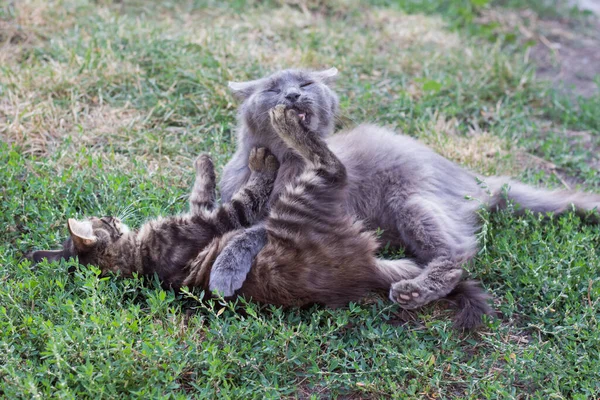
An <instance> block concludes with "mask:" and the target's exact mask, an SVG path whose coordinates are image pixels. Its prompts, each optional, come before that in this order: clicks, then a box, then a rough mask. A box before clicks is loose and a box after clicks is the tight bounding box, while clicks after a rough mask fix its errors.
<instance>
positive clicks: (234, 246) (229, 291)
mask: <svg viewBox="0 0 600 400" xmlns="http://www.w3.org/2000/svg"><path fill="white" fill-rule="evenodd" d="M248 164H249V167H250V170H251V171H252V174H251V175H250V178H249V180H248V182H247V183H246V184H245V185H244V186H243V187H242V188H241V189H240V190H239V191H238V192H237V193H236V194H235V195H234V196H233V198H232V200H231V202H230V203H227V204H224V205H223V207H221V209H222V210H223V211H222V212H221V210H219V212H220V217H219V212H217V217H218V218H221V219H223V220H231V219H235V218H236V217H237V222H238V224H237V225H240V224H241V225H243V226H247V225H251V224H252V223H254V221H255V219H256V218H257V216H259V215H260V214H261V212H262V211H263V208H264V205H265V204H266V203H267V201H268V199H269V194H270V193H271V190H272V189H273V184H274V182H275V177H276V176H277V169H278V168H279V163H278V162H277V159H276V158H275V157H274V156H273V155H271V153H270V152H269V151H268V150H267V149H264V148H255V149H252V151H251V152H250V156H249V161H248ZM244 211H245V212H244ZM233 222H234V223H233V224H232V223H231V222H228V223H221V225H222V226H224V227H227V226H229V227H233V228H232V229H235V228H236V227H240V226H236V225H235V221H233ZM266 243H267V233H266V230H265V228H264V226H262V225H259V226H256V227H252V228H250V229H247V230H245V231H243V232H240V234H238V235H237V236H235V237H234V238H233V239H231V240H230V241H229V243H227V245H226V246H225V248H224V249H223V250H222V251H221V252H220V254H219V256H218V257H217V258H216V260H215V262H214V263H213V266H212V270H211V273H210V284H209V289H210V290H211V291H217V292H220V293H221V294H222V295H223V296H225V297H228V296H232V295H233V294H234V293H235V291H236V290H237V289H239V288H241V287H242V284H243V283H244V280H245V279H246V275H248V271H250V268H251V267H252V261H253V260H254V257H256V255H257V254H258V252H260V250H261V249H262V248H263V247H264V246H265V244H266Z"/></svg>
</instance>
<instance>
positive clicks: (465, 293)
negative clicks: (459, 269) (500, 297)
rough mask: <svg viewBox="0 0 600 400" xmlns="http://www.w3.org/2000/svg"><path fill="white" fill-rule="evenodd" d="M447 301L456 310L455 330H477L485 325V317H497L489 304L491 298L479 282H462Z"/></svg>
mask: <svg viewBox="0 0 600 400" xmlns="http://www.w3.org/2000/svg"><path fill="white" fill-rule="evenodd" d="M446 299H447V300H448V301H449V302H450V304H451V305H452V307H453V308H455V309H456V315H455V316H454V328H456V329H458V330H462V331H470V330H475V329H477V328H479V327H480V326H481V325H483V316H484V315H488V316H494V315H495V312H494V310H493V309H492V307H491V306H490V303H489V301H490V299H491V296H490V295H489V294H488V293H487V292H486V291H485V290H484V289H483V288H482V287H481V285H480V284H479V282H477V281H473V280H465V281H462V282H460V283H459V284H458V285H456V287H455V288H454V290H452V292H450V294H449V295H448V297H447V298H446Z"/></svg>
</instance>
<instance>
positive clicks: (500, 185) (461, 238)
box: [211, 69, 600, 309]
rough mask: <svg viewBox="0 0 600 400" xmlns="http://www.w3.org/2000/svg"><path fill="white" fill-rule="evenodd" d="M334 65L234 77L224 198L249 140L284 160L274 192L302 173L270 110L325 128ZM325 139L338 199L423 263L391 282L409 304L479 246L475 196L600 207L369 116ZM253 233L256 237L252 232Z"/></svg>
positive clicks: (446, 287) (232, 253)
mask: <svg viewBox="0 0 600 400" xmlns="http://www.w3.org/2000/svg"><path fill="white" fill-rule="evenodd" d="M335 72H337V71H336V70H335V69H331V70H327V71H321V72H308V71H299V70H285V71H281V72H278V73H275V74H273V75H271V76H269V77H267V78H263V79H259V80H256V81H251V82H244V83H230V87H231V88H232V89H233V90H234V92H235V93H236V94H237V95H238V96H239V97H240V98H241V99H242V100H243V103H242V105H241V107H240V112H239V122H238V131H237V134H238V146H237V150H236V153H235V155H234V156H233V158H232V159H231V161H230V162H229V163H228V164H227V165H226V166H225V170H224V172H223V176H222V180H221V194H222V197H223V200H224V201H228V200H229V199H230V198H231V196H232V195H233V193H235V191H236V190H237V189H238V188H239V187H241V186H242V185H243V184H244V183H245V182H246V180H247V179H248V177H249V170H248V168H247V166H246V160H247V159H248V152H249V151H250V149H251V148H252V147H255V146H259V147H268V148H269V149H271V151H272V152H273V153H274V155H275V156H276V157H277V159H278V160H279V161H280V163H281V167H280V170H279V173H278V176H277V180H276V182H275V189H274V190H273V193H272V195H271V196H272V197H271V198H272V199H273V197H276V196H278V194H279V193H280V192H281V188H282V187H283V186H284V185H285V184H286V183H288V182H290V180H291V179H293V177H295V176H297V175H298V172H299V171H300V170H301V168H302V161H301V160H300V158H299V157H298V156H297V155H296V154H295V153H294V152H293V151H292V150H290V149H289V148H288V147H287V146H286V145H285V143H283V141H281V139H279V138H278V137H277V135H276V134H275V133H274V132H273V128H272V127H271V125H270V123H269V119H268V110H269V109H270V108H272V107H274V106H275V105H277V104H285V105H286V106H288V107H292V108H296V109H297V110H298V111H299V112H301V113H306V116H307V117H306V121H305V123H306V124H307V126H310V127H311V130H312V131H314V132H318V134H319V135H321V136H328V135H329V134H331V133H332V131H333V126H334V117H335V113H336V111H337V107H338V99H337V96H336V95H335V93H334V92H333V91H332V89H331V88H330V86H329V84H330V82H331V80H332V79H333V77H334V75H335ZM327 143H328V145H329V147H330V149H331V150H332V151H333V152H334V153H335V154H336V156H337V157H338V158H339V159H340V160H341V161H342V162H343V163H344V165H345V166H346V168H347V171H348V181H349V188H348V191H347V195H346V197H345V204H344V205H345V208H346V210H347V211H348V213H350V214H351V215H354V216H357V217H358V218H360V219H362V220H364V221H365V222H366V224H367V226H368V228H371V229H376V228H381V229H383V232H384V233H383V237H382V241H383V242H384V243H385V242H390V243H391V244H392V245H398V246H402V247H404V248H406V249H407V251H408V253H409V254H411V255H412V256H413V257H414V259H415V261H416V262H417V263H419V265H421V266H422V267H423V272H422V273H421V274H420V275H419V276H418V277H416V278H414V279H407V280H402V281H399V282H397V283H395V284H393V285H392V287H391V289H390V298H391V299H392V300H393V301H396V302H398V303H399V304H400V306H402V307H404V308H407V309H414V308H417V307H420V306H422V305H424V304H427V303H429V302H430V301H432V300H436V299H439V298H441V297H444V296H446V295H448V294H449V293H450V292H451V291H452V290H453V289H455V288H456V287H457V284H458V283H459V281H460V279H461V276H462V273H463V270H462V265H463V264H464V263H466V262H467V261H469V260H470V259H472V258H473V256H474V255H475V253H476V251H477V240H476V236H475V235H476V232H477V230H478V229H479V226H480V221H479V219H478V215H477V211H478V209H479V208H480V206H481V205H484V206H487V207H488V208H489V209H490V210H496V209H498V208H502V207H504V206H505V205H506V203H507V200H512V201H513V202H514V203H516V204H518V205H520V207H521V209H530V210H532V211H534V212H540V213H546V212H554V213H561V212H563V211H565V210H568V209H569V207H571V206H573V207H574V209H575V210H577V211H579V212H581V213H585V212H587V211H589V210H592V209H594V208H598V207H600V195H598V194H586V193H580V192H565V191H548V190H543V189H535V188H533V187H530V186H527V185H524V184H522V183H519V182H515V181H512V180H510V179H509V178H505V177H490V178H485V177H482V176H478V175H477V174H474V173H472V172H470V171H468V170H465V169H463V168H461V167H459V166H458V165H456V164H454V163H452V162H451V161H449V160H447V159H445V158H443V157H442V156H440V155H438V154H436V153H435V152H433V151H432V150H431V149H429V148H428V147H426V146H424V145H423V144H421V143H419V142H417V141H416V140H414V139H412V138H410V137H408V136H403V135H399V134H396V133H393V132H390V131H389V130H386V129H383V128H380V127H377V126H374V125H360V126H358V127H356V128H354V129H352V130H349V131H346V132H341V133H339V134H336V135H333V136H331V137H329V138H327ZM253 235H254V236H255V237H258V236H257V235H256V232H254V233H253ZM263 245H264V241H261V240H256V241H255V242H254V243H253V244H250V243H249V241H245V242H244V245H243V246H240V247H238V248H233V247H232V248H229V249H227V251H225V252H224V253H223V254H222V255H221V257H219V258H218V259H217V260H216V262H215V264H214V266H213V272H212V274H213V276H214V277H211V279H213V280H214V281H215V282H220V283H219V286H220V287H215V289H218V290H221V291H222V292H224V293H225V294H226V295H227V294H233V291H235V290H236V289H238V288H239V287H240V286H241V282H243V279H244V277H245V275H246V273H247V271H248V270H249V268H250V266H249V262H248V259H249V258H250V259H251V258H252V257H253V255H254V254H256V253H258V251H259V250H260V248H262V246H263ZM225 254H227V256H226V257H225V256H224V255H225ZM246 264H247V265H246ZM240 276H242V278H240Z"/></svg>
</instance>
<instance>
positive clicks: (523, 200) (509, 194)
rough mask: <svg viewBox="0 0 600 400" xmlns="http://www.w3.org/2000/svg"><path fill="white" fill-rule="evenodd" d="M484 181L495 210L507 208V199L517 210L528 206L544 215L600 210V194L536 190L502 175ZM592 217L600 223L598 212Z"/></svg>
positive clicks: (529, 208) (584, 212)
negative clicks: (569, 211)
mask: <svg viewBox="0 0 600 400" xmlns="http://www.w3.org/2000/svg"><path fill="white" fill-rule="evenodd" d="M482 180H483V182H484V183H483V184H482V187H483V188H484V189H485V190H486V191H489V192H490V197H489V203H488V204H489V207H490V210H492V211H495V210H498V209H503V208H506V206H507V204H508V201H510V202H512V203H513V204H515V205H517V206H518V207H516V208H515V210H516V211H517V212H522V211H523V210H525V209H527V210H531V211H533V212H535V213H541V214H545V213H548V212H552V213H555V214H561V213H563V212H565V211H568V210H574V211H575V212H577V214H579V215H581V216H584V215H587V214H589V212H590V211H592V210H594V209H596V210H599V211H600V194H595V193H584V192H575V191H566V190H546V189H537V188H534V187H532V186H528V185H525V184H524V183H520V182H516V181H514V180H511V179H509V178H505V177H500V176H493V177H487V178H483V179H482ZM486 186H487V188H486ZM593 220H594V222H596V223H599V222H600V216H599V215H598V213H596V214H595V215H594V216H593Z"/></svg>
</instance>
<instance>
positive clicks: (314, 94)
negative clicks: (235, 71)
mask: <svg viewBox="0 0 600 400" xmlns="http://www.w3.org/2000/svg"><path fill="white" fill-rule="evenodd" d="M336 75H337V69H335V68H331V69H328V70H325V71H305V70H293V69H286V70H283V71H280V72H276V73H274V74H272V75H270V76H267V77H265V78H262V79H257V80H254V81H248V82H229V87H230V88H231V89H232V90H233V92H234V93H235V94H236V96H238V97H239V98H241V99H243V101H244V102H243V103H242V105H241V107H240V117H241V118H242V121H243V122H244V123H246V125H247V126H248V128H250V129H251V130H252V132H253V133H254V134H264V133H268V134H272V132H273V131H272V128H271V123H270V120H269V110H270V109H271V108H273V107H275V106H276V105H278V104H284V105H285V106H287V107H292V108H294V109H296V110H298V112H299V113H300V114H303V118H304V122H303V123H304V124H305V126H306V127H307V128H308V129H310V130H311V131H313V132H318V133H320V134H322V135H328V134H330V133H331V132H332V131H333V128H334V123H335V114H336V113H337V109H338V104H339V102H338V98H337V96H336V94H335V93H334V91H333V90H332V89H331V88H330V86H329V85H330V84H331V83H332V82H333V80H334V79H335V76H336Z"/></svg>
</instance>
